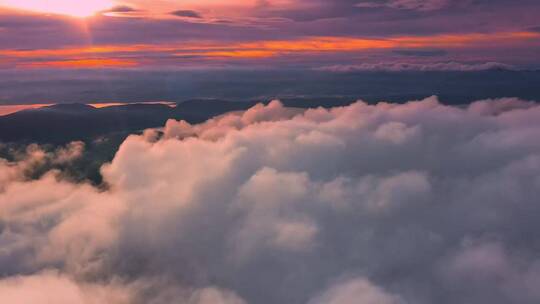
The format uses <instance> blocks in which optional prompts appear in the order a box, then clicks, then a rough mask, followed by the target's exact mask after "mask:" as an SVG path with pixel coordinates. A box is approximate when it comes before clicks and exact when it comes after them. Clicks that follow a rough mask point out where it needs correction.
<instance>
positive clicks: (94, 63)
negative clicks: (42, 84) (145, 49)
mask: <svg viewBox="0 0 540 304" xmlns="http://www.w3.org/2000/svg"><path fill="white" fill-rule="evenodd" d="M137 65H138V63H137V62H136V61H133V60H123V59H74V60H60V61H43V62H30V63H27V64H23V67H27V68H68V69H70V68H71V69H90V68H103V67H119V68H125V67H134V66H137Z"/></svg>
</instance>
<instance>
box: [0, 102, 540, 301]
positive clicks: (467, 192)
mask: <svg viewBox="0 0 540 304" xmlns="http://www.w3.org/2000/svg"><path fill="white" fill-rule="evenodd" d="M539 116H540V107H539V106H538V105H537V104H535V103H532V102H527V101H522V100H517V99H511V98H510V99H500V100H485V101H478V102H476V103H473V104H472V105H470V106H466V107H465V106H464V107H452V106H445V105H442V104H441V103H439V101H438V100H437V98H436V97H431V98H428V99H426V100H422V101H415V102H409V103H406V104H402V105H398V104H389V103H379V104H377V105H368V104H366V103H364V102H361V101H359V102H357V103H355V104H353V105H350V106H347V107H340V108H332V109H322V108H319V109H309V110H301V109H290V108H285V107H283V106H282V104H281V103H280V102H278V101H274V102H272V103H270V104H269V105H258V106H256V107H254V108H252V109H250V110H248V111H245V112H235V113H229V114H225V115H222V116H220V117H216V118H214V119H211V120H209V121H208V122H205V123H203V124H198V125H190V124H188V123H186V122H183V121H174V120H171V121H169V122H168V123H167V125H166V126H165V127H164V128H162V129H158V130H149V131H146V132H145V133H144V134H143V135H140V136H139V135H137V136H135V135H134V136H130V137H129V138H127V139H126V141H125V142H124V143H123V144H122V146H121V147H120V148H119V150H118V152H117V153H116V156H115V158H114V160H113V161H112V162H111V163H109V164H107V165H105V166H103V168H102V170H101V171H102V174H103V177H104V181H105V184H106V185H103V187H100V188H95V187H93V186H91V185H89V184H86V183H73V182H70V181H67V180H65V179H63V178H62V175H61V173H60V172H58V171H53V172H49V173H48V174H46V175H44V176H42V177H41V178H38V179H34V180H31V181H29V180H25V179H7V180H6V181H5V182H4V186H3V187H2V189H1V190H0V191H1V192H0V245H1V248H2V249H1V250H0V267H1V268H2V274H1V275H2V279H1V280H0V290H1V291H2V292H0V299H2V298H1V297H2V296H4V295H11V297H12V298H13V299H22V300H24V299H26V298H24V296H25V295H27V293H26V292H24V291H25V290H30V291H31V292H32V293H30V294H32V295H35V297H38V296H40V295H42V294H41V293H40V292H41V289H39V288H37V287H35V286H50V287H49V289H51V290H52V289H54V290H59V292H65V293H66V295H70V296H72V298H70V299H73V300H72V302H71V303H79V302H81V301H82V302H81V303H93V302H92V301H98V300H99V299H102V301H101V302H108V303H115V304H116V303H129V304H132V303H135V304H138V303H152V304H162V303H163V304H164V303H171V302H180V303H190V304H191V303H194V304H207V303H226V304H244V303H263V304H264V303H309V304H319V303H334V304H348V303H356V301H358V300H359V299H361V300H362V303H367V304H369V303H377V304H401V303H418V304H431V303H440V304H450V303H491V304H503V303H526V304H529V303H530V304H533V303H538V301H540V294H538V292H537V290H536V288H534V286H537V284H538V282H539V281H540V271H538V269H539V268H538V265H540V264H539V260H538V256H537V245H536V243H535V240H536V239H538V238H539V237H540V234H539V231H540V229H539V228H540V227H539V224H538V219H537V216H536V215H537V214H538V212H540V205H539V204H538V200H537V197H539V196H540V175H539V172H540V145H539V144H538V140H537V139H538V137H539V136H540V120H539V119H538V117H539ZM59 154H60V155H64V154H65V153H59ZM68 154H70V153H68ZM68 159H69V157H68ZM5 170H7V169H6V167H2V168H1V171H0V172H2V174H4V173H3V172H7V171H5ZM41 282H43V283H41ZM494 287H495V288H494ZM43 288H45V287H43ZM88 294H92V295H93V297H92V299H90V300H86V302H85V300H84V299H86V296H87V295H88ZM51 296H52V295H51ZM43 297H45V298H46V295H44V296H43ZM81 299H82V300H81ZM115 301H116V302H115ZM98 302H99V301H98ZM59 303H62V302H61V301H60V302H59Z"/></svg>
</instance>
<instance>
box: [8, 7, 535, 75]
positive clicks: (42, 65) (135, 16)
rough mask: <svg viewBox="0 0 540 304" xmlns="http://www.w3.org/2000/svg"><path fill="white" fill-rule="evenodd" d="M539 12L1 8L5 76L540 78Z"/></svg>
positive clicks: (489, 9) (525, 9)
mask: <svg viewBox="0 0 540 304" xmlns="http://www.w3.org/2000/svg"><path fill="white" fill-rule="evenodd" d="M539 13H540V6H539V5H538V1H537V0H520V1H519V5H516V1H514V0H333V1H323V0H241V1H225V0H204V1H200V0H199V1H195V0H186V1H181V0H176V1H173V0H128V1H116V0H95V1H94V0H93V1H84V3H82V2H79V1H68V0H48V1H41V0H18V1H17V0H0V67H1V68H2V69H4V70H6V69H14V70H34V69H50V70H58V69H62V70H66V69H68V70H70V69H111V68H115V69H155V68H160V69H163V68H166V69H186V68H189V69H214V68H220V69H221V68H225V69H228V68H232V69H235V68H241V69H245V68H254V69H257V68H264V69H269V68H277V69H279V68H291V67H293V68H301V69H318V70H326V71H340V70H348V69H349V70H350V69H358V70H402V69H414V70H481V69H486V68H493V67H503V68H511V69H536V68H538V67H540V59H539V57H538V55H537V54H538V53H540V21H538V14H539Z"/></svg>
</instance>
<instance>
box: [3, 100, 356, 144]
mask: <svg viewBox="0 0 540 304" xmlns="http://www.w3.org/2000/svg"><path fill="white" fill-rule="evenodd" d="M267 102H268V101H267ZM283 102H284V104H285V105H287V106H291V107H299V108H310V107H318V106H324V107H333V106H340V105H347V104H350V103H352V102H354V100H349V99H335V98H333V99H324V98H321V99H309V100H307V99H305V100H304V99H301V98H295V99H284V101H283ZM256 103H257V102H255V101H250V102H233V101H226V100H215V99H211V100H208V99H194V100H187V101H183V102H180V103H178V104H177V105H176V107H171V106H168V105H165V104H126V105H115V106H109V107H103V108H95V107H92V106H90V105H85V104H57V105H52V106H47V107H43V108H38V109H28V110H23V111H19V112H16V113H12V114H9V115H6V116H1V117H0V141H2V142H17V143H24V142H37V143H51V144H62V143H66V142H70V141H73V140H91V139H93V138H97V137H99V136H103V135H107V134H113V133H128V134H129V133H133V132H137V131H139V130H143V129H147V128H152V127H160V126H163V125H164V124H165V122H166V121H167V120H168V119H177V120H179V119H182V120H185V121H188V122H190V123H200V122H203V121H206V120H208V119H210V118H212V117H214V116H217V115H220V114H224V113H227V112H231V111H238V110H245V109H248V108H250V107H252V106H254V105H255V104H256Z"/></svg>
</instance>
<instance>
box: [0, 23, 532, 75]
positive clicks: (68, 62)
mask: <svg viewBox="0 0 540 304" xmlns="http://www.w3.org/2000/svg"><path fill="white" fill-rule="evenodd" d="M539 37H540V33H536V32H503V33H491V34H463V35H435V36H401V37H391V38H387V39H378V38H351V37H309V38H303V39H295V40H263V41H253V42H239V43H229V44H225V43H223V42H208V41H202V42H191V43H184V44H181V45H180V44H179V45H163V46H160V45H127V46H125V45H104V46H90V47H79V48H66V49H43V50H4V51H0V56H3V57H5V58H6V60H12V61H14V60H15V61H19V64H16V65H17V66H18V67H31V68H44V67H48V68H51V67H57V68H98V67H119V68H121V67H133V66H137V65H153V64H159V60H160V59H152V57H151V56H148V55H149V54H160V55H162V56H156V57H160V58H166V57H169V58H172V59H173V60H174V58H175V57H176V58H178V57H181V56H193V57H196V58H199V59H205V58H206V59H209V60H220V59H224V58H225V59H226V58H229V59H256V58H261V59H262V58H270V57H277V56H286V55H289V54H304V53H305V54H310V53H314V54H315V53H345V52H362V51H368V50H379V49H392V48H472V47H479V46H480V47H481V46H489V45H492V44H497V45H500V44H504V43H507V44H508V43H519V42H527V41H530V40H533V39H538V38H539ZM123 57H125V58H123ZM44 59H45V61H43V60H44ZM47 59H48V60H47ZM21 62H22V63H21ZM170 63H171V62H170V61H168V64H170ZM173 64H174V62H173Z"/></svg>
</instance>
